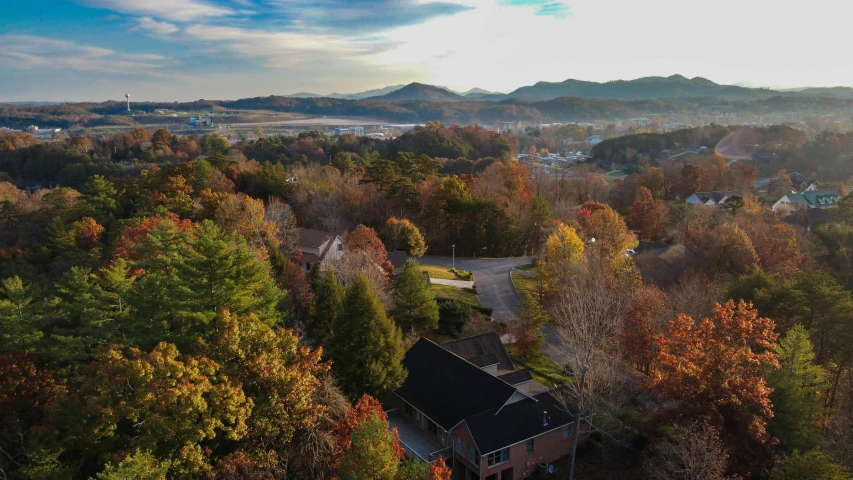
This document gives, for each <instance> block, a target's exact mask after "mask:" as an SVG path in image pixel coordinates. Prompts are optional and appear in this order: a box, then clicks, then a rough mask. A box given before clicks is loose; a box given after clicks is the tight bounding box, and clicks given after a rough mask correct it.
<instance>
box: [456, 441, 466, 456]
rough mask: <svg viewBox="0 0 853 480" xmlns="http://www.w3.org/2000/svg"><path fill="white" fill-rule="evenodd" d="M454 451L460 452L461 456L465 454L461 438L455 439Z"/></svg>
mask: <svg viewBox="0 0 853 480" xmlns="http://www.w3.org/2000/svg"><path fill="white" fill-rule="evenodd" d="M456 451H457V452H459V453H461V454H462V456H463V457H464V456H465V442H463V441H462V439H461V438H457V439H456Z"/></svg>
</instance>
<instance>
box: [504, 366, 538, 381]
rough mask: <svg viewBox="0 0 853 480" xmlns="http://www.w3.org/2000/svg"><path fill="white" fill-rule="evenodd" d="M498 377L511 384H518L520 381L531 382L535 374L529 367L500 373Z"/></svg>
mask: <svg viewBox="0 0 853 480" xmlns="http://www.w3.org/2000/svg"><path fill="white" fill-rule="evenodd" d="M498 378H500V379H501V380H503V381H504V382H506V383H508V384H510V385H518V384H519V383H524V382H529V381H531V380H533V374H532V373H530V370H528V369H526V368H525V369H522V370H516V371H514V372H509V373H504V374H503V375H498Z"/></svg>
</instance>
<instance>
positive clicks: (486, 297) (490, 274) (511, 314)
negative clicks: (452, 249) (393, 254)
mask: <svg viewBox="0 0 853 480" xmlns="http://www.w3.org/2000/svg"><path fill="white" fill-rule="evenodd" d="M418 261H419V262H420V263H423V264H424V265H437V266H439V267H451V266H452V265H453V259H452V258H451V257H436V256H424V257H420V258H419V259H418ZM532 261H533V260H532V259H531V258H529V257H513V258H476V259H474V258H459V257H457V258H456V268H461V269H463V270H468V271H470V272H471V273H473V274H474V284H475V285H476V286H477V296H478V297H480V303H482V304H483V306H484V307H489V308H491V309H492V318H494V319H495V320H497V321H498V322H511V321H513V320H515V312H516V310H517V309H518V300H519V298H518V294H517V293H516V292H515V288H514V287H513V285H512V280H511V279H510V276H509V272H510V271H511V270H512V267H517V266H519V265H525V264H528V263H531V262H532Z"/></svg>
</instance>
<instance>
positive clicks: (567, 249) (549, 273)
mask: <svg viewBox="0 0 853 480" xmlns="http://www.w3.org/2000/svg"><path fill="white" fill-rule="evenodd" d="M583 251H584V243H583V241H582V240H581V239H580V238H579V237H578V234H577V233H576V232H575V229H574V228H572V227H569V226H568V225H566V224H564V223H558V224H557V225H556V227H555V228H554V232H553V233H551V235H549V236H548V240H546V241H545V250H544V251H543V252H542V256H541V258H540V261H539V271H540V272H541V274H542V277H543V278H544V281H545V286H546V288H548V289H551V288H553V287H555V286H556V285H557V282H558V280H559V278H560V277H561V276H562V275H565V274H566V273H567V271H568V269H569V268H570V265H571V263H572V262H573V261H575V260H577V259H579V258H580V257H581V255H582V254H583Z"/></svg>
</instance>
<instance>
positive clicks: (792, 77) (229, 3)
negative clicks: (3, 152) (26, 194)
mask: <svg viewBox="0 0 853 480" xmlns="http://www.w3.org/2000/svg"><path fill="white" fill-rule="evenodd" d="M851 14H853V3H851V2H839V1H838V0H809V1H808V2H802V1H800V2H793V1H790V2H780V1H771V0H715V1H714V2H698V1H685V0H643V1H638V0H32V1H29V2H22V1H11V0H10V1H8V2H4V5H3V8H2V9H0V101H103V100H110V99H113V100H117V99H122V98H123V97H124V94H125V93H129V94H130V95H131V99H132V100H140V101H142V100H152V101H155V100H156V101H185V100H197V99H201V98H205V99H236V98H246V97H255V96H266V95H283V94H290V93H295V92H312V93H318V94H328V93H331V92H340V93H352V92H359V91H363V90H368V89H373V88H381V87H384V86H388V85H397V84H405V83H409V82H413V81H417V82H422V83H430V84H435V85H442V86H446V87H449V88H451V89H454V90H457V91H466V90H468V89H470V88H473V87H479V88H485V89H487V90H491V91H503V92H509V91H511V90H514V89H515V88H518V87H521V86H524V85H531V84H534V83H536V82H537V81H551V82H558V81H562V80H565V79H568V78H574V79H580V80H590V81H599V82H603V81H609V80H617V79H633V78H639V77H643V76H650V75H659V76H669V75H673V74H681V75H685V76H687V77H694V76H701V77H705V78H708V79H711V80H713V81H715V82H717V83H722V84H736V83H737V84H748V85H751V86H770V87H774V88H794V87H805V86H839V85H845V86H853V62H851V61H849V59H848V58H847V55H846V54H847V50H848V46H849V45H850V44H851V43H853V42H851V41H853V29H850V28H849V25H848V21H849V20H848V19H849V18H850V15H851Z"/></svg>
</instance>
